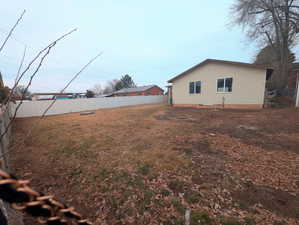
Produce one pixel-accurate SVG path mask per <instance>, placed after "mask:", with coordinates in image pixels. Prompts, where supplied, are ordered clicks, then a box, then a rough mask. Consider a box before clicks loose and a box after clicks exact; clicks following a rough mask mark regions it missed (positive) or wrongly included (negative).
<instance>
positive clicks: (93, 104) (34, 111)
mask: <svg viewBox="0 0 299 225" xmlns="http://www.w3.org/2000/svg"><path fill="white" fill-rule="evenodd" d="M52 101H53V100H47V101H24V102H23V103H22V105H21V106H20V108H19V110H18V112H17V117H18V118H21V117H33V116H41V115H42V114H43V112H44V111H45V110H46V108H47V107H48V106H49V105H50V104H51V102H52ZM162 102H166V97H165V96H162V95H161V96H160V95H159V96H126V97H107V98H89V99H87V98H84V99H68V100H57V101H56V102H55V104H54V105H53V106H52V107H51V109H50V110H49V111H48V113H47V114H46V115H58V114H64V113H72V112H82V111H90V110H97V109H107V108H116V107H122V106H133V105H142V104H154V103H162ZM18 104H20V103H19V102H17V103H16V104H12V110H11V111H12V113H14V112H15V109H16V107H17V105H18Z"/></svg>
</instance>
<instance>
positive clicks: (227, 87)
mask: <svg viewBox="0 0 299 225" xmlns="http://www.w3.org/2000/svg"><path fill="white" fill-rule="evenodd" d="M232 90H233V78H222V79H218V80H217V92H232Z"/></svg>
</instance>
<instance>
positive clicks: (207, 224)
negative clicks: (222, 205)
mask: <svg viewBox="0 0 299 225" xmlns="http://www.w3.org/2000/svg"><path fill="white" fill-rule="evenodd" d="M190 222H191V223H190V225H214V224H215V222H214V220H213V219H212V218H211V217H210V216H209V214H208V213H206V212H191V221H190Z"/></svg>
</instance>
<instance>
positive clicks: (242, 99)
mask: <svg viewBox="0 0 299 225" xmlns="http://www.w3.org/2000/svg"><path fill="white" fill-rule="evenodd" d="M230 77H232V78H233V87H232V92H231V93H217V79H219V78H230ZM192 81H201V94H189V82H192ZM265 83H266V69H257V68H251V67H245V66H239V65H228V64H222V63H215V62H213V63H209V64H206V65H203V66H201V67H199V68H197V69H195V70H193V71H192V72H190V73H188V74H186V75H184V76H182V77H180V78H178V79H176V80H174V81H173V104H174V105H206V106H212V105H222V104H223V101H224V104H225V105H227V106H237V107H238V106H245V105H248V106H249V107H250V105H252V106H256V107H262V105H263V103H264V92H265Z"/></svg>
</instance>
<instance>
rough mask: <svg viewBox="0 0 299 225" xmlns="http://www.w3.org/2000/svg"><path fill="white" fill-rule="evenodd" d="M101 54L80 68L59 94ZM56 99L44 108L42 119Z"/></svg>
mask: <svg viewBox="0 0 299 225" xmlns="http://www.w3.org/2000/svg"><path fill="white" fill-rule="evenodd" d="M102 54H103V52H101V53H99V54H98V55H96V56H95V57H94V58H92V59H91V60H90V61H89V62H88V63H87V64H86V65H85V66H83V67H82V69H81V70H80V71H79V72H78V73H76V74H75V76H74V77H73V78H72V79H71V80H70V81H69V82H68V83H67V85H66V86H65V87H64V88H63V89H62V90H61V91H60V93H63V92H64V91H65V90H66V89H67V88H68V87H69V86H70V85H71V83H72V82H73V81H74V80H75V79H76V78H77V77H78V76H79V75H80V74H81V73H82V72H83V71H84V70H85V69H86V68H87V67H88V66H89V65H90V64H91V63H92V62H93V61H95V60H96V59H97V58H98V57H100V56H101V55H102ZM56 100H57V99H54V101H53V102H51V104H50V105H49V106H48V107H47V108H46V110H45V111H44V113H43V114H42V117H41V118H43V117H45V115H46V114H47V112H48V111H49V110H50V109H51V107H52V106H53V105H54V104H55V102H56Z"/></svg>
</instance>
